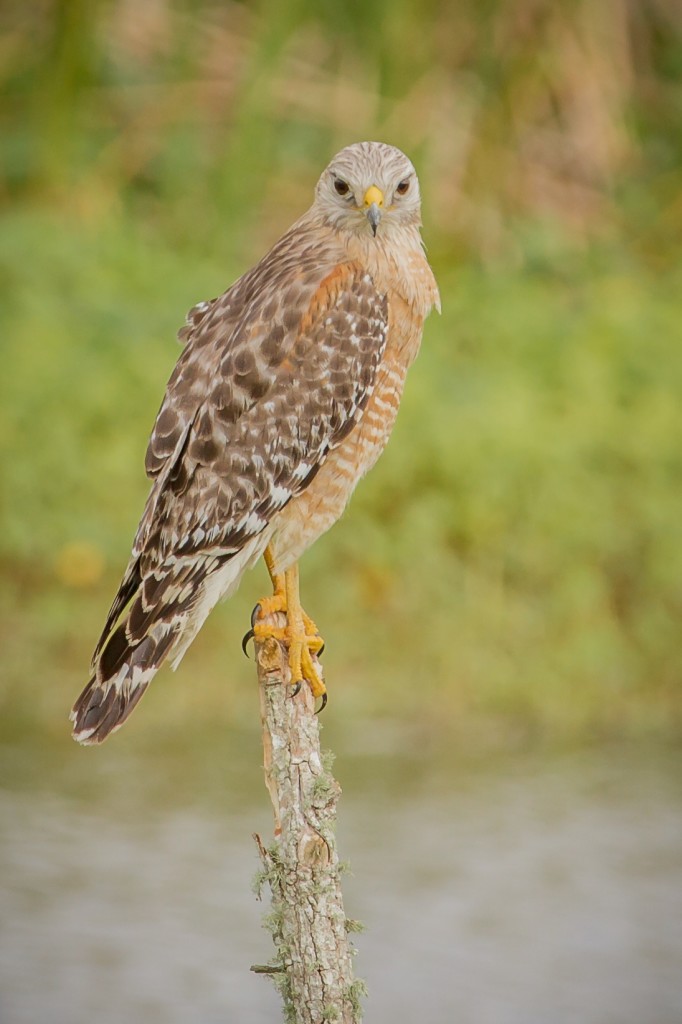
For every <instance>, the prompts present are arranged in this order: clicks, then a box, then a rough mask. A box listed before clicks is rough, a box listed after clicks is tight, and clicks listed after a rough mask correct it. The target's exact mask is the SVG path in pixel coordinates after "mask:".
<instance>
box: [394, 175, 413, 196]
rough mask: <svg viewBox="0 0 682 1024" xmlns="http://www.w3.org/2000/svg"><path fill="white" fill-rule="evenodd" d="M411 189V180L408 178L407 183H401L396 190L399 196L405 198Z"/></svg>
mask: <svg viewBox="0 0 682 1024" xmlns="http://www.w3.org/2000/svg"><path fill="white" fill-rule="evenodd" d="M409 187H410V180H409V178H406V179H405V181H401V182H400V184H399V185H398V187H397V188H396V192H397V193H398V195H399V196H404V195H405V193H406V192H407V190H408V189H409Z"/></svg>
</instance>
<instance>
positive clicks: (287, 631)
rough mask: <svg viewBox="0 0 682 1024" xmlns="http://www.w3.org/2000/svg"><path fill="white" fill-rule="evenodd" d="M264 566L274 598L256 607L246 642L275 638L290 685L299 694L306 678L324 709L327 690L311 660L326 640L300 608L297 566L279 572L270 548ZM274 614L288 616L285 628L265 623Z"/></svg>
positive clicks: (269, 598) (264, 600) (264, 599)
mask: <svg viewBox="0 0 682 1024" xmlns="http://www.w3.org/2000/svg"><path fill="white" fill-rule="evenodd" d="M265 564H266V565H267V567H268V572H269V573H270V579H271V580H272V586H273V594H272V597H265V598H263V599H262V600H261V601H259V602H258V604H257V605H256V607H255V608H254V610H253V616H252V620H251V621H252V628H251V630H249V632H248V633H247V634H246V637H245V638H244V640H245V641H246V640H248V639H250V638H251V637H252V636H253V637H254V638H255V639H256V640H264V639H265V638H266V637H273V638H274V639H276V640H279V641H280V642H281V643H283V644H284V645H285V646H286V648H287V651H288V655H289V669H290V671H291V684H292V686H293V687H294V690H295V692H296V693H297V692H298V690H299V688H300V685H301V683H302V682H303V680H304V679H305V681H306V682H307V683H308V686H309V687H310V689H311V690H312V693H313V696H314V697H321V698H322V701H323V703H322V707H324V705H325V704H326V702H327V691H326V687H325V685H324V683H323V682H322V679H321V678H320V674H319V672H318V670H317V668H316V666H315V663H314V662H313V658H312V656H313V654H317V655H319V654H320V653H321V652H322V649H323V648H324V641H323V640H322V637H321V636H320V634H319V633H318V630H317V626H316V625H315V623H314V622H313V620H312V619H311V618H310V616H309V615H307V614H306V613H305V611H304V610H303V608H302V607H301V598H300V595H299V575H298V565H297V564H296V565H293V566H292V567H291V568H290V569H287V571H286V572H285V573H281V574H280V573H276V572H275V571H274V560H273V557H272V553H271V551H270V549H269V547H268V548H266V550H265ZM274 612H284V613H285V614H286V617H287V624H286V626H284V627H277V626H271V625H269V624H268V623H265V622H263V621H262V620H263V619H264V618H266V617H267V616H269V615H271V614H272V613H274ZM320 710H321V709H320Z"/></svg>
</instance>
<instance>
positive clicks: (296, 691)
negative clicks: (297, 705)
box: [289, 679, 301, 697]
mask: <svg viewBox="0 0 682 1024" xmlns="http://www.w3.org/2000/svg"><path fill="white" fill-rule="evenodd" d="M300 692H301V680H300V679H299V681H298V682H297V683H296V685H295V686H294V688H293V690H292V691H291V693H290V694H289V696H290V697H295V696H296V695H297V694H299V693H300Z"/></svg>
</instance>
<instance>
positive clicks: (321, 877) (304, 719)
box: [251, 639, 364, 1024]
mask: <svg viewBox="0 0 682 1024" xmlns="http://www.w3.org/2000/svg"><path fill="white" fill-rule="evenodd" d="M256 663H257V666H258V683H259V692H260V707H261V720H262V725H263V753H264V768H265V784H266V786H267V788H268V792H269V794H270V799H271V800H272V806H273V810H274V813H275V838H274V841H273V843H272V844H271V845H270V846H269V847H267V848H266V846H265V844H264V843H263V841H262V840H261V838H260V836H254V838H255V840H256V842H257V844H258V850H259V853H260V857H261V860H262V864H263V867H262V870H261V871H260V872H259V874H258V877H257V882H256V889H257V892H258V895H260V891H261V889H262V886H263V885H264V883H265V882H267V883H268V885H269V886H270V890H271V893H272V911H271V913H270V914H269V915H268V917H267V918H266V924H267V926H268V927H269V929H270V931H271V932H272V936H273V939H274V942H275V947H276V954H275V958H274V961H273V963H272V964H269V965H266V966H264V967H252V968H251V969H252V970H253V971H256V972H258V973H266V974H269V975H271V977H272V979H273V981H274V982H275V985H276V986H277V988H278V989H279V992H280V994H281V996H282V998H283V1000H284V1017H285V1020H286V1021H287V1022H290V1024H322V1022H324V1021H330V1022H331V1021H338V1022H339V1024H359V1022H360V1021H361V1011H360V997H361V996H362V995H363V994H364V983H363V982H361V981H353V965H352V955H353V954H352V948H351V943H350V940H349V937H348V932H349V931H352V930H353V928H354V922H350V921H348V920H347V919H346V915H345V913H344V909H343V899H342V895H341V882H340V865H339V859H338V855H337V850H336V839H335V836H334V824H335V819H336V802H337V800H338V798H339V796H340V794H341V787H340V786H339V784H338V782H336V780H335V779H334V778H333V776H332V775H331V772H330V767H331V764H330V762H331V758H327V759H325V757H323V755H322V754H321V752H320V735H319V732H320V730H319V723H318V719H317V718H316V717H315V715H314V706H313V704H314V702H313V698H312V695H311V693H310V690H309V689H308V687H307V686H306V685H305V684H304V685H303V686H302V688H301V692H300V693H299V694H298V695H297V696H296V697H295V698H294V699H293V700H292V699H291V687H290V686H289V685H287V684H288V682H289V667H288V664H287V659H286V657H285V656H284V652H283V651H282V648H281V647H280V645H279V644H278V643H277V641H276V640H272V639H267V640H265V641H263V642H262V643H257V644H256ZM355 930H357V928H355Z"/></svg>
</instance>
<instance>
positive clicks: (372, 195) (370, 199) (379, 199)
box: [363, 185, 384, 207]
mask: <svg viewBox="0 0 682 1024" xmlns="http://www.w3.org/2000/svg"><path fill="white" fill-rule="evenodd" d="M363 201H364V204H365V206H371V205H372V203H376V204H377V206H379V207H381V206H383V205H384V193H383V192H382V191H381V189H380V188H377V186H376V185H370V186H369V188H368V189H367V191H366V192H365V198H364V200H363Z"/></svg>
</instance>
